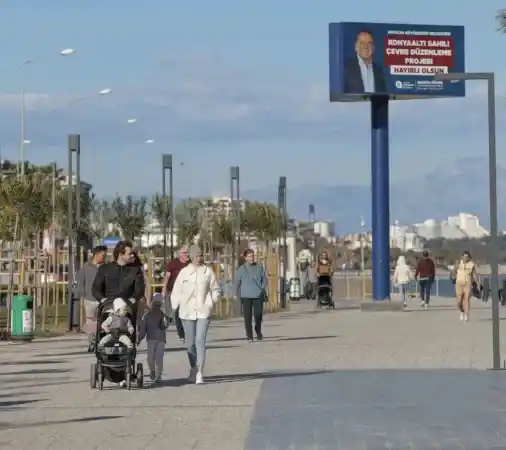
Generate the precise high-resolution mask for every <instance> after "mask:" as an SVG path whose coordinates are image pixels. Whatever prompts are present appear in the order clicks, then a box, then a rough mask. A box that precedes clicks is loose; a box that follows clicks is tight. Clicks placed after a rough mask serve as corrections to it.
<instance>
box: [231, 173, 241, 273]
mask: <svg viewBox="0 0 506 450" xmlns="http://www.w3.org/2000/svg"><path fill="white" fill-rule="evenodd" d="M239 195H240V190H239V166H232V167H230V212H231V216H232V280H233V281H234V282H235V271H236V266H237V263H238V261H239V255H238V252H239V244H240V240H239V239H240V237H239V234H240V229H239V228H240V226H239V210H240V208H241V205H240V200H239V199H240V197H239Z"/></svg>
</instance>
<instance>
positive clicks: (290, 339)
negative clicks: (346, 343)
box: [264, 335, 339, 341]
mask: <svg viewBox="0 0 506 450" xmlns="http://www.w3.org/2000/svg"><path fill="white" fill-rule="evenodd" d="M338 337H339V336H336V335H329V336H297V337H281V338H279V339H269V338H268V337H266V338H264V339H265V340H266V341H269V340H272V341H312V340H316V339H337V338H338Z"/></svg>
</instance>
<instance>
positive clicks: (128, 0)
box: [0, 0, 506, 197]
mask: <svg viewBox="0 0 506 450" xmlns="http://www.w3.org/2000/svg"><path fill="white" fill-rule="evenodd" d="M1 5H2V15H1V16H0V24H1V26H0V37H1V38H2V39H1V41H2V42H3V43H4V44H3V49H2V55H3V58H2V60H1V62H0V77H1V79H2V84H1V87H2V88H1V91H0V119H1V120H0V149H1V155H2V158H5V159H17V158H18V155H19V147H20V145H19V142H20V136H21V132H20V128H21V127H20V93H21V91H22V90H23V89H24V91H25V102H26V114H25V134H24V136H25V139H29V140H30V141H31V143H30V144H29V145H26V146H25V153H26V159H28V160H30V161H33V162H35V163H48V162H50V161H57V162H58V163H59V164H60V165H62V166H64V165H65V164H66V161H67V154H66V140H67V137H66V135H67V134H68V133H74V132H76V133H80V134H81V141H82V162H81V164H82V177H83V179H85V180H86V181H88V182H90V183H91V184H93V186H94V190H95V192H96V193H97V194H98V195H102V196H113V195H115V194H116V193H120V194H122V195H125V194H126V193H133V194H149V193H152V192H154V191H156V190H159V189H160V185H161V155H162V154H163V153H172V154H173V157H174V161H175V168H174V187H175V195H176V196H177V197H186V196H196V195H212V194H225V193H226V192H227V190H228V185H229V182H228V174H229V167H230V166H231V165H238V166H240V169H241V189H242V190H243V191H248V190H256V189H267V188H271V187H272V188H273V189H275V186H276V185H277V182H278V178H279V176H280V175H284V176H286V177H287V180H288V187H289V188H290V186H293V187H297V188H300V187H303V186H305V185H318V184H321V185H341V184H345V185H367V184H368V183H369V182H370V166H369V161H370V132H369V123H370V113H369V106H368V105H367V104H337V103H332V104H331V103H329V101H328V23H329V22H340V21H360V22H362V21H363V22H369V21H370V22H373V21H374V22H398V23H421V24H441V25H464V26H465V27H466V47H467V52H466V66H467V71H495V72H496V73H497V121H498V123H497V128H498V161H499V163H500V164H505V165H506V152H505V151H504V144H503V142H504V139H503V138H504V133H505V131H503V130H506V127H505V126H504V125H505V122H506V114H505V113H506V101H505V96H504V93H505V86H506V70H505V69H506V59H505V58H504V57H503V49H504V48H506V35H504V36H503V35H501V34H499V33H498V32H497V31H496V29H497V23H496V21H495V15H496V12H497V10H498V9H500V8H501V7H506V3H503V4H501V2H499V1H496V0H484V1H481V2H458V3H457V2H456V1H455V0H447V1H445V2H442V1H440V0H438V1H435V0H426V1H424V2H422V3H412V2H406V1H398V0H385V1H382V2H378V1H377V0H363V1H361V2H336V1H335V0H333V1H330V0H319V1H318V2H316V1H314V0H313V1H310V0H276V1H272V0H269V1H267V0H257V1H255V2H240V1H237V0H235V1H232V0H213V1H212V2H211V1H209V2H204V1H202V0H200V1H196V0H186V1H185V2H180V1H175V0H143V1H142V2H141V1H138V0H137V1H134V0H107V1H104V0H86V1H85V2H84V1H83V2H68V1H63V0H48V1H41V0H16V1H14V0H4V1H2V3H1ZM64 48H74V49H75V52H74V53H73V54H72V55H70V56H61V55H60V53H59V52H60V51H61V50H62V49H64ZM27 60H31V61H32V63H30V64H25V65H23V62H24V61H27ZM106 88H108V89H112V92H111V94H109V95H99V91H100V90H102V89H106ZM485 94H486V88H485V86H484V85H483V84H480V83H479V82H475V83H473V84H472V85H471V84H470V85H469V86H468V96H467V98H465V99H442V100H422V101H407V102H394V104H393V105H392V107H391V116H390V117H391V121H390V151H391V179H392V182H402V181H404V180H406V181H409V180H410V179H411V178H413V177H420V176H423V175H425V174H428V173H430V172H431V171H433V170H434V169H435V168H438V167H444V166H445V165H451V164H452V162H455V161H456V160H457V159H460V158H465V157H468V156H479V155H483V157H484V158H485V157H486V155H487V125H486V111H487V110H486V97H485ZM133 118H135V119H137V121H136V123H134V124H127V120H128V119H133ZM149 139H151V140H154V142H153V143H152V144H146V143H145V141H146V140H149Z"/></svg>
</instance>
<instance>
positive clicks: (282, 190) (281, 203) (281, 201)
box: [278, 177, 288, 309]
mask: <svg viewBox="0 0 506 450" xmlns="http://www.w3.org/2000/svg"><path fill="white" fill-rule="evenodd" d="M278 209H279V211H280V213H281V238H282V239H281V252H279V253H280V255H279V256H280V258H281V260H282V266H281V267H282V276H281V283H280V284H281V287H280V297H281V298H280V306H281V308H283V309H284V308H286V294H287V292H286V284H287V283H286V270H287V264H288V258H287V256H288V251H287V250H288V249H287V245H286V231H287V226H288V223H287V214H286V177H279V185H278Z"/></svg>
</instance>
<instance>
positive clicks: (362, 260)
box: [360, 216, 366, 299]
mask: <svg viewBox="0 0 506 450" xmlns="http://www.w3.org/2000/svg"><path fill="white" fill-rule="evenodd" d="M364 228H365V219H364V216H360V272H361V275H362V297H363V298H364V299H365V291H366V286H365V252H364V240H365V234H364Z"/></svg>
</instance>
